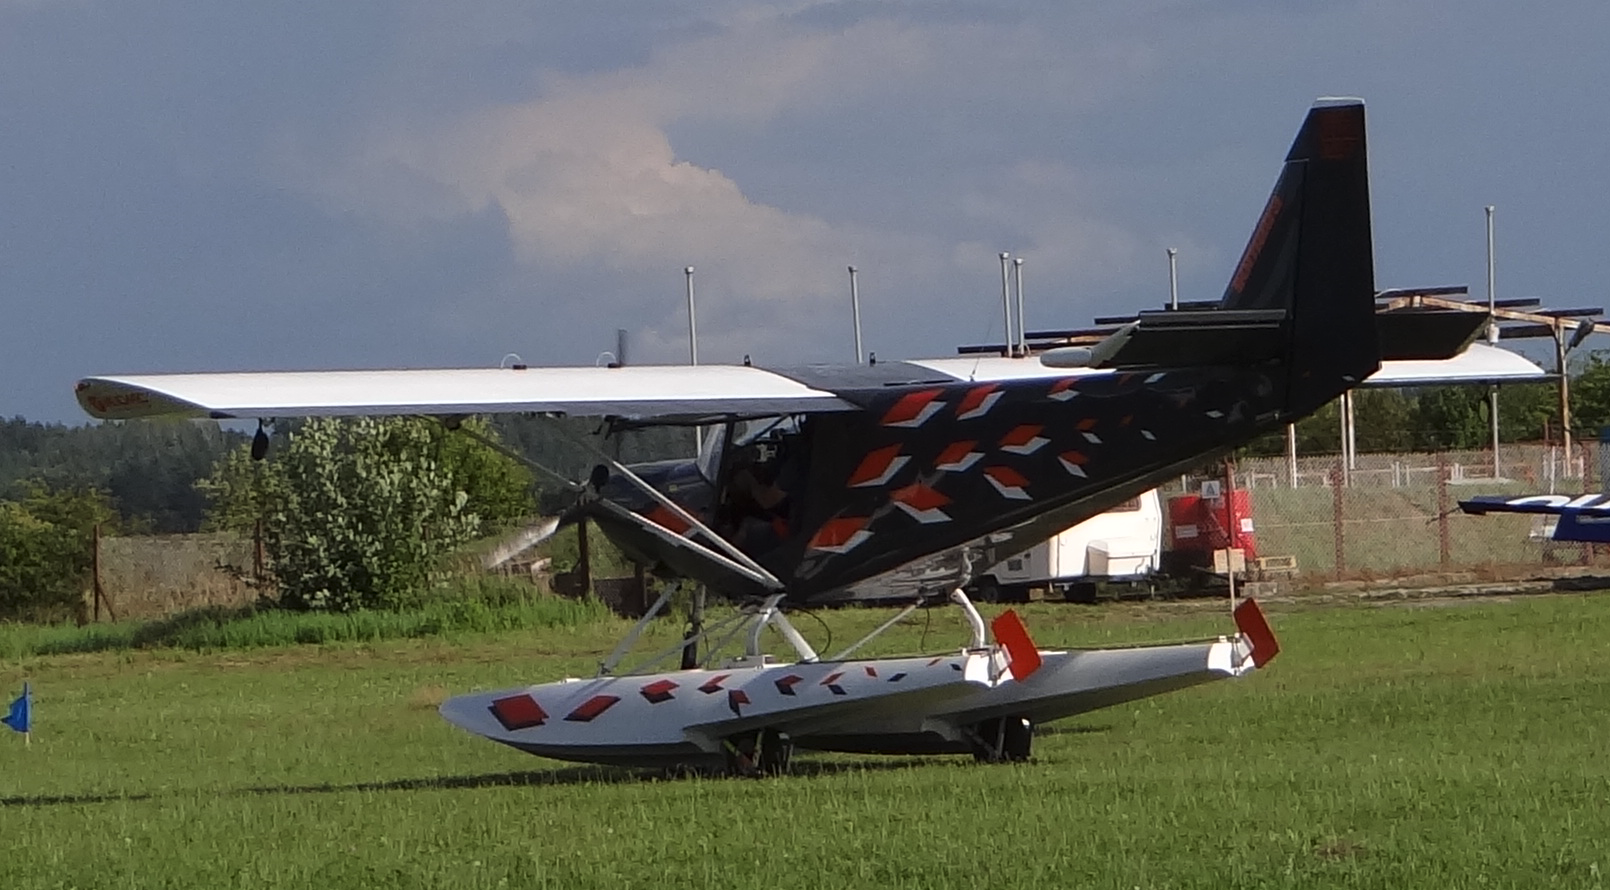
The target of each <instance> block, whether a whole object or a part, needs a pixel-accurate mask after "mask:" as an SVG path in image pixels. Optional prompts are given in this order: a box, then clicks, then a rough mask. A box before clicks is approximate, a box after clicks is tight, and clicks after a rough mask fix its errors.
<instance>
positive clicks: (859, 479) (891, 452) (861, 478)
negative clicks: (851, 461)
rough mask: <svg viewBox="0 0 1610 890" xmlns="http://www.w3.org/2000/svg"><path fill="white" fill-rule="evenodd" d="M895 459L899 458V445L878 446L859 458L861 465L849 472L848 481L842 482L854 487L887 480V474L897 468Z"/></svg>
mask: <svg viewBox="0 0 1610 890" xmlns="http://www.w3.org/2000/svg"><path fill="white" fill-rule="evenodd" d="M897 460H900V446H899V445H889V446H887V447H885V448H879V449H878V450H877V451H873V452H869V453H868V454H867V456H866V457H864V458H862V459H861V465H860V466H858V467H856V468H855V472H854V473H851V474H850V481H848V482H846V483H844V484H845V485H848V486H850V487H851V488H854V487H856V486H858V485H876V484H879V483H883V482H887V481H889V476H891V475H893V474H894V471H895V470H898V469H899V467H898V466H896V464H895V461H897ZM900 463H902V464H904V463H905V461H900Z"/></svg>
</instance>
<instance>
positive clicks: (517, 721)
mask: <svg viewBox="0 0 1610 890" xmlns="http://www.w3.org/2000/svg"><path fill="white" fill-rule="evenodd" d="M487 710H490V711H491V712H492V716H493V717H496V718H498V722H499V723H501V724H503V728H504V729H507V730H509V731H510V732H513V731H514V730H516V729H530V728H531V727H533V726H541V725H542V724H543V722H544V721H546V720H547V719H548V713H547V712H546V711H544V710H542V706H541V705H539V704H537V700H536V699H534V698H532V697H531V696H529V695H511V696H508V697H507V698H500V699H498V700H497V701H494V702H492V706H491V707H490V708H488V709H487Z"/></svg>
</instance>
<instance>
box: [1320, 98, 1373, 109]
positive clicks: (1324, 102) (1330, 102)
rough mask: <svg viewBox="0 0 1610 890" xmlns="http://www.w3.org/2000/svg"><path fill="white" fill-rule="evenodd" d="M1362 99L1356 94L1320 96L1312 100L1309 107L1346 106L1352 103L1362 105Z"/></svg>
mask: <svg viewBox="0 0 1610 890" xmlns="http://www.w3.org/2000/svg"><path fill="white" fill-rule="evenodd" d="M1363 104H1364V100H1363V99H1360V98H1358V97H1357V96H1320V97H1319V98H1318V99H1315V100H1314V104H1313V105H1311V106H1309V107H1311V108H1348V107H1351V106H1354V105H1363Z"/></svg>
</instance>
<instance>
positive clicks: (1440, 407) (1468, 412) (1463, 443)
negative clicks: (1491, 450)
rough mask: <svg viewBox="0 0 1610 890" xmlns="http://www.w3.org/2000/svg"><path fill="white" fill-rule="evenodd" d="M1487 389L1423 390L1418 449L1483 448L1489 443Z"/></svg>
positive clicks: (1416, 434) (1416, 432)
mask: <svg viewBox="0 0 1610 890" xmlns="http://www.w3.org/2000/svg"><path fill="white" fill-rule="evenodd" d="M1487 425H1488V424H1487V392H1486V390H1485V389H1484V388H1473V387H1468V386H1466V387H1461V386H1434V387H1430V388H1428V389H1425V390H1422V391H1421V393H1420V399H1419V402H1418V404H1417V405H1416V409H1415V412H1414V438H1415V445H1416V447H1417V448H1422V449H1426V450H1430V451H1439V450H1445V449H1450V448H1480V447H1482V445H1483V444H1485V443H1486V441H1487Z"/></svg>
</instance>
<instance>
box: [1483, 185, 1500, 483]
mask: <svg viewBox="0 0 1610 890" xmlns="http://www.w3.org/2000/svg"><path fill="white" fill-rule="evenodd" d="M1497 294H1498V288H1497V275H1496V267H1495V265H1494V260H1493V205H1491V204H1488V205H1487V342H1488V343H1494V344H1496V343H1497V342H1498V318H1497V316H1495V315H1493V313H1494V312H1496V311H1497V310H1498V297H1497ZM1487 420H1488V423H1489V424H1490V425H1491V426H1492V434H1493V478H1494V479H1501V478H1503V476H1504V472H1503V465H1502V463H1501V462H1500V461H1499V459H1498V384H1496V383H1495V384H1493V385H1492V386H1489V387H1487Z"/></svg>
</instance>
